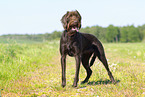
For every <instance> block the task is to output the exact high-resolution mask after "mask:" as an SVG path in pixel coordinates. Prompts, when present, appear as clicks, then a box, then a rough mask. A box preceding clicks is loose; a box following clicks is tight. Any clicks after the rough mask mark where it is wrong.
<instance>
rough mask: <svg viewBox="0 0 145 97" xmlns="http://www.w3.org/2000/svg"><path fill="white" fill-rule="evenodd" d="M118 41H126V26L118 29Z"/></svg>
mask: <svg viewBox="0 0 145 97" xmlns="http://www.w3.org/2000/svg"><path fill="white" fill-rule="evenodd" d="M120 42H128V31H127V27H122V28H121V29H120Z"/></svg>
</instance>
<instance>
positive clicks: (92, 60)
mask: <svg viewBox="0 0 145 97" xmlns="http://www.w3.org/2000/svg"><path fill="white" fill-rule="evenodd" d="M95 59H96V55H95V53H94V55H93V57H92V59H91V62H90V67H91V66H92V65H93V64H94V62H95Z"/></svg>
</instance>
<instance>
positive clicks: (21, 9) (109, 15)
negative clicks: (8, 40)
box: [0, 0, 145, 35]
mask: <svg viewBox="0 0 145 97" xmlns="http://www.w3.org/2000/svg"><path fill="white" fill-rule="evenodd" d="M75 9H77V10H78V11H79V12H80V14H81V16H82V27H86V26H94V25H99V26H102V27H107V26H108V25H110V24H113V25H114V26H126V25H132V24H133V25H135V26H138V25H143V24H145V0H0V35H3V34H40V33H46V32H47V33H51V32H53V31H55V30H57V31H62V30H63V27H62V24H61V22H60V19H61V17H62V16H63V15H64V14H65V13H66V11H71V10H75Z"/></svg>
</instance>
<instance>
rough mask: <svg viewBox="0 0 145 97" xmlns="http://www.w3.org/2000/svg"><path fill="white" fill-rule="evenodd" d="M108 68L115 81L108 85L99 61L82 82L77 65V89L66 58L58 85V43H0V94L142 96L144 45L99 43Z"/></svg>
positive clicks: (72, 62)
mask: <svg viewBox="0 0 145 97" xmlns="http://www.w3.org/2000/svg"><path fill="white" fill-rule="evenodd" d="M103 45H104V47H105V52H106V56H107V59H108V63H109V67H110V69H111V71H112V73H113V75H114V78H115V80H116V81H117V82H118V83H117V84H115V85H114V84H112V83H111V82H110V80H109V77H108V75H107V72H106V70H105V68H104V67H103V65H102V64H101V62H99V60H96V62H95V64H94V65H93V66H92V67H91V68H92V70H93V74H92V76H91V78H90V80H89V82H88V83H86V84H83V85H82V84H80V82H81V81H83V80H84V78H85V77H86V72H85V70H84V68H83V67H82V66H81V69H80V78H79V80H80V81H79V83H78V87H77V88H73V87H72V84H73V80H74V76H75V60H74V58H70V57H67V70H66V71H67V72H66V77H67V85H66V87H65V88H62V87H61V65H60V54H59V42H58V41H51V42H47V43H41V44H17V43H10V44H0V47H1V49H0V83H1V85H0V89H3V90H2V91H1V92H2V93H1V94H2V96H13V97H15V96H32V97H37V96H49V97H57V96H59V97H76V96H77V97H94V96H95V97H97V96H99V97H124V96H127V97H130V96H133V97H134V96H135V97H136V96H137V97H144V96H145V59H144V58H145V48H144V47H145V44H143V43H126V44H123V43H119V44H115V43H114V44H111V43H108V44H106V43H105V44H103Z"/></svg>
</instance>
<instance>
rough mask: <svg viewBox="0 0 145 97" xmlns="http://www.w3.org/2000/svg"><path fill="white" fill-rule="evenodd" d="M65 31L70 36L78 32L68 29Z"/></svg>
mask: <svg viewBox="0 0 145 97" xmlns="http://www.w3.org/2000/svg"><path fill="white" fill-rule="evenodd" d="M65 32H66V34H67V36H69V37H73V36H75V34H76V33H77V31H72V32H71V31H67V30H65Z"/></svg>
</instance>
